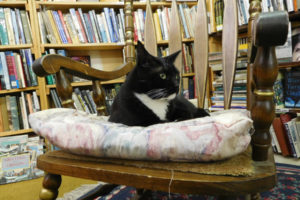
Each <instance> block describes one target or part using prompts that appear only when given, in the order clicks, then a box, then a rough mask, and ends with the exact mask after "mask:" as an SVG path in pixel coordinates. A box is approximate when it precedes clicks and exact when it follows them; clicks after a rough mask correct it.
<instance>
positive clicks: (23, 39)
mask: <svg viewBox="0 0 300 200" xmlns="http://www.w3.org/2000/svg"><path fill="white" fill-rule="evenodd" d="M15 13H16V19H17V24H18V30H19V39H20V41H21V42H20V43H21V44H26V39H25V35H24V30H23V25H22V20H21V14H20V10H19V9H17V8H15Z"/></svg>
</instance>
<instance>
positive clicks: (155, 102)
mask: <svg viewBox="0 0 300 200" xmlns="http://www.w3.org/2000/svg"><path fill="white" fill-rule="evenodd" d="M134 95H135V96H136V97H137V98H138V99H139V100H140V101H141V102H142V103H143V104H144V105H145V106H147V107H148V108H149V109H150V110H152V112H153V113H154V114H156V115H157V116H158V118H159V119H160V120H166V117H167V116H166V115H167V111H168V106H169V102H170V100H172V99H174V98H175V96H176V94H175V93H174V94H172V95H170V96H168V97H166V98H161V99H151V98H150V97H149V96H147V95H146V94H139V93H134Z"/></svg>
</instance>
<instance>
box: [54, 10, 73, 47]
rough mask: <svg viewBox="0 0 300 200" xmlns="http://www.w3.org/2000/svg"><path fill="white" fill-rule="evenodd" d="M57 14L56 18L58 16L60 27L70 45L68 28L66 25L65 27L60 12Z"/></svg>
mask: <svg viewBox="0 0 300 200" xmlns="http://www.w3.org/2000/svg"><path fill="white" fill-rule="evenodd" d="M57 14H58V16H59V19H60V23H61V25H62V28H63V32H64V33H65V36H66V39H67V41H68V43H70V44H71V43H72V39H71V36H70V34H69V32H68V28H67V25H66V23H65V20H64V16H63V14H62V12H61V10H58V11H57Z"/></svg>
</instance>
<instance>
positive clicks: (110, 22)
mask: <svg viewBox="0 0 300 200" xmlns="http://www.w3.org/2000/svg"><path fill="white" fill-rule="evenodd" d="M103 10H104V14H105V20H106V23H107V26H108V31H109V35H110V39H111V41H112V42H117V40H116V38H115V34H114V29H113V25H112V21H111V17H110V14H109V13H110V12H109V8H103Z"/></svg>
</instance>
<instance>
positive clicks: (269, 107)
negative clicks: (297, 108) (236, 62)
mask: <svg viewBox="0 0 300 200" xmlns="http://www.w3.org/2000/svg"><path fill="white" fill-rule="evenodd" d="M254 23H255V24H254V26H253V28H254V30H253V44H254V45H255V46H257V55H256V58H255V61H254V64H253V75H254V83H255V90H254V98H255V101H254V102H255V103H254V104H253V105H252V109H251V115H252V119H253V121H254V129H255V132H254V134H253V135H252V140H251V144H252V150H253V153H252V157H253V159H254V160H256V161H265V160H267V159H268V150H269V147H270V144H271V137H270V133H269V129H270V125H271V123H272V121H273V119H274V117H275V109H274V101H273V96H274V92H273V84H274V82H275V80H276V77H277V73H278V67H277V60H276V54H275V46H277V45H283V44H284V43H285V41H286V38H287V33H288V15H287V13H286V12H273V13H261V14H260V15H259V16H258V17H257V18H256V20H255V22H254ZM275 27H276V28H275Z"/></svg>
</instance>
